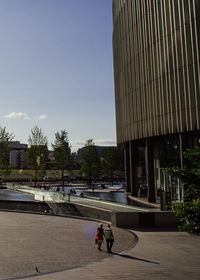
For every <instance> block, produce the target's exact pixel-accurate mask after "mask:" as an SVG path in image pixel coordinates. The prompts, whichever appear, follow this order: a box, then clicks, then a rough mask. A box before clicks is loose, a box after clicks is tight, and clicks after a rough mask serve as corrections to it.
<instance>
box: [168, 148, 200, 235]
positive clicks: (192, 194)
mask: <svg viewBox="0 0 200 280" xmlns="http://www.w3.org/2000/svg"><path fill="white" fill-rule="evenodd" d="M184 163H185V166H184V168H178V167H172V168H168V169H166V172H167V173H168V174H170V175H173V176H176V177H178V178H180V179H181V181H182V183H183V185H184V197H183V202H176V203H173V205H172V210H173V212H174V213H175V215H176V216H177V217H179V219H180V222H181V225H180V226H179V229H180V230H182V231H186V232H188V233H190V234H197V235H200V149H199V148H195V149H188V150H186V152H185V153H184Z"/></svg>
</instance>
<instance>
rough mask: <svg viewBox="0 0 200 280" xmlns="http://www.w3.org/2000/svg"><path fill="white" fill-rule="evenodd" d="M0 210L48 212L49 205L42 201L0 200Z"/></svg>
mask: <svg viewBox="0 0 200 280" xmlns="http://www.w3.org/2000/svg"><path fill="white" fill-rule="evenodd" d="M0 210H15V211H26V212H36V213H44V212H49V206H48V205H47V204H46V203H43V202H34V201H14V200H1V201H0Z"/></svg>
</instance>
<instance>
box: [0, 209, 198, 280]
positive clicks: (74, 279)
mask: <svg viewBox="0 0 200 280" xmlns="http://www.w3.org/2000/svg"><path fill="white" fill-rule="evenodd" d="M0 220H1V228H0V279H1V280H5V279H30V280H66V279H67V280H114V279H115V280H118V279H122V280H125V279H126V280H132V279H136V280H144V279H148V280H162V279H164V280H165V279H166V280H168V279H185V280H188V279H190V280H197V279H199V274H200V265H199V264H200V237H194V236H189V235H188V234H186V233H181V232H176V231H159V230H147V231H145V230H144V231H134V234H136V236H137V238H135V237H134V235H133V234H132V233H131V232H129V231H126V230H123V229H120V228H114V227H113V230H114V234H115V240H116V242H115V243H114V248H113V252H114V253H113V254H108V253H107V252H106V251H105V243H104V244H103V251H102V252H99V251H98V250H97V249H96V246H95V244H94V233H95V230H96V226H97V223H95V222H92V221H87V220H82V219H72V218H63V217H55V216H45V215H34V214H24V213H12V212H0ZM56 271H57V272H56ZM30 275H32V276H30Z"/></svg>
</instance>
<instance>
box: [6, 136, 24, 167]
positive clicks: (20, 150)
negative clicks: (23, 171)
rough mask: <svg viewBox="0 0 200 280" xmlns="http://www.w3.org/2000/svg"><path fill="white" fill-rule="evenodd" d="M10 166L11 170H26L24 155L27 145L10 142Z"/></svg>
mask: <svg viewBox="0 0 200 280" xmlns="http://www.w3.org/2000/svg"><path fill="white" fill-rule="evenodd" d="M9 146H10V164H11V166H12V167H13V168H27V162H26V159H25V153H26V151H27V149H28V145H27V144H21V143H20V142H19V141H11V142H10V145H9Z"/></svg>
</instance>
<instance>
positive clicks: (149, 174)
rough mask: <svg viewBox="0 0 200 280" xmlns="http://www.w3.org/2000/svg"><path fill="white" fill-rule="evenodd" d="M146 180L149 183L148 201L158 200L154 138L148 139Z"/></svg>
mask: <svg viewBox="0 0 200 280" xmlns="http://www.w3.org/2000/svg"><path fill="white" fill-rule="evenodd" d="M145 154H146V160H145V162H146V180H147V185H148V201H149V202H152V203H154V202H156V194H155V183H154V164H153V140H152V139H149V138H148V139H146V153H145Z"/></svg>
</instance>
